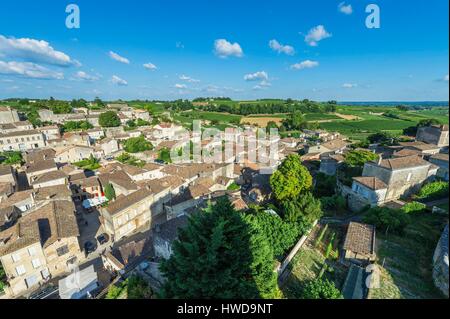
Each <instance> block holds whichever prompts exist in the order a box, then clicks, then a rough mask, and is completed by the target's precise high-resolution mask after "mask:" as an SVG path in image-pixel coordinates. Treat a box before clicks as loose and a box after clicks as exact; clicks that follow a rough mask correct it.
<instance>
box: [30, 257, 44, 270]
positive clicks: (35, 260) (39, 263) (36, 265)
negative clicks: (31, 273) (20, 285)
mask: <svg viewBox="0 0 450 319" xmlns="http://www.w3.org/2000/svg"><path fill="white" fill-rule="evenodd" d="M31 263H32V264H33V268H34V269H36V268H39V267H41V265H42V264H41V261H40V260H39V259H33V260H32V261H31Z"/></svg>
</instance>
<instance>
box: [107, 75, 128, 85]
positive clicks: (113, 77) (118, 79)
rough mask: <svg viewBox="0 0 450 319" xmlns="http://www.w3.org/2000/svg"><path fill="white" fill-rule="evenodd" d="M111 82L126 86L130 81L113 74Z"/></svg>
mask: <svg viewBox="0 0 450 319" xmlns="http://www.w3.org/2000/svg"><path fill="white" fill-rule="evenodd" d="M111 82H112V83H113V84H116V85H119V86H126V85H128V82H127V81H125V80H124V79H121V78H120V77H118V76H117V75H113V76H112V78H111Z"/></svg>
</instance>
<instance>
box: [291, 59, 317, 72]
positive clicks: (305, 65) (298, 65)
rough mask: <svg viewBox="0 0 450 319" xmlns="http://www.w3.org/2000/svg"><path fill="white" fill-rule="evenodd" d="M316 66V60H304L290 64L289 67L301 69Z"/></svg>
mask: <svg viewBox="0 0 450 319" xmlns="http://www.w3.org/2000/svg"><path fill="white" fill-rule="evenodd" d="M318 66H319V62H317V61H311V60H305V61H302V62H299V63H295V64H293V65H291V69H294V70H303V69H312V68H315V67H318Z"/></svg>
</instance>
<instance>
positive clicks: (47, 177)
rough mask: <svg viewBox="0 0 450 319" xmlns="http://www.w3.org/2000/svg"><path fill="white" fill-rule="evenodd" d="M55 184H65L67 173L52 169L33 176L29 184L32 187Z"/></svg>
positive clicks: (37, 187)
mask: <svg viewBox="0 0 450 319" xmlns="http://www.w3.org/2000/svg"><path fill="white" fill-rule="evenodd" d="M57 185H67V175H66V173H64V172H63V171H59V170H58V171H52V172H49V173H44V174H42V175H38V176H34V177H33V178H32V180H31V186H32V187H33V188H34V189H39V188H44V187H51V186H57Z"/></svg>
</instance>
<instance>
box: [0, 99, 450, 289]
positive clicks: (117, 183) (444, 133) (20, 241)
mask: <svg viewBox="0 0 450 319" xmlns="http://www.w3.org/2000/svg"><path fill="white" fill-rule="evenodd" d="M107 107H108V109H109V110H114V111H115V112H117V114H118V115H119V118H120V120H121V122H122V126H120V127H115V128H101V127H100V126H99V123H98V121H99V116H100V114H101V113H102V112H104V110H102V111H95V110H94V111H93V110H89V109H83V108H79V109H76V110H74V112H73V113H70V114H55V113H53V112H52V111H50V110H41V111H39V115H40V118H41V120H42V122H46V123H47V122H48V123H49V125H47V126H44V127H39V128H34V127H33V126H32V125H31V124H30V123H29V122H28V121H21V119H20V116H19V114H18V113H17V112H16V111H15V110H13V109H11V108H8V107H3V108H0V149H1V150H2V151H20V152H21V153H22V156H23V159H24V162H25V163H24V164H23V165H0V261H1V265H2V268H3V269H4V272H5V274H6V277H7V285H6V287H5V288H4V293H5V294H6V295H7V296H8V297H10V298H17V297H21V296H30V294H32V293H34V292H36V291H39V290H41V289H43V288H44V287H46V286H48V285H49V284H50V283H54V282H55V281H58V282H59V284H60V292H61V296H64V298H75V297H74V296H76V298H81V297H83V296H86V293H87V292H86V289H87V287H94V288H95V289H98V288H99V287H102V284H100V283H97V284H95V285H93V284H92V281H89V282H86V286H84V287H79V289H78V288H76V289H75V288H74V287H70V285H69V286H67V283H69V282H70V281H71V280H72V277H73V276H75V275H76V274H77V270H78V269H79V268H81V269H82V270H81V272H80V273H83V274H84V273H85V275H83V276H85V277H86V278H91V277H92V278H94V277H95V278H96V281H97V280H98V281H100V277H101V276H100V274H99V275H98V276H97V274H96V272H101V271H103V272H105V273H107V274H109V275H111V276H114V275H117V274H121V275H122V274H125V273H127V272H129V271H133V270H135V269H137V268H136V267H138V268H139V269H140V271H142V272H148V275H149V277H151V278H153V279H152V280H155V278H160V280H162V279H161V277H160V274H159V273H158V267H157V263H158V262H159V261H160V259H167V258H169V257H170V256H171V254H172V243H173V241H174V240H175V239H176V238H177V236H178V231H179V229H180V228H181V227H183V226H185V225H186V223H187V221H188V220H189V216H190V215H192V214H196V213H198V212H199V211H200V210H201V209H203V208H207V207H208V206H209V205H211V203H214V202H215V201H216V200H218V199H219V198H222V197H224V196H225V197H227V198H229V200H230V201H231V203H232V204H233V205H234V207H235V208H236V209H237V210H246V209H248V205H249V204H265V203H266V202H268V201H270V199H271V193H272V192H271V188H270V182H269V181H270V170H269V172H267V171H266V169H267V166H266V165H264V164H257V163H255V162H253V161H251V160H248V159H247V158H248V150H246V149H243V150H241V151H240V152H237V153H236V154H233V155H232V156H231V157H230V158H228V159H224V161H223V162H222V163H184V164H180V163H178V164H177V163H163V162H161V161H160V160H157V158H158V154H159V152H160V151H161V150H163V149H171V148H172V147H173V146H174V145H178V146H179V145H180V144H179V143H180V139H179V136H178V133H179V132H180V131H181V130H182V127H181V126H179V125H177V124H174V123H159V124H156V125H150V124H149V125H147V126H142V127H139V129H136V130H130V129H129V128H127V129H125V128H124V126H125V125H126V124H127V122H128V121H130V120H136V119H142V120H145V121H146V122H151V118H150V115H149V113H148V112H145V111H142V110H137V109H135V108H131V107H129V106H128V105H126V104H109V105H108V106H107ZM67 121H88V122H89V123H91V124H92V125H93V127H94V128H92V129H89V130H86V131H79V132H67V133H64V134H61V133H60V126H61V124H64V123H65V122H67ZM251 129H254V128H251ZM223 134H226V133H223ZM140 136H143V137H144V138H145V139H146V140H147V141H150V142H151V143H152V145H153V146H154V149H153V150H150V151H145V152H142V153H138V154H133V156H135V157H136V158H137V159H138V160H139V165H135V164H133V165H131V164H126V163H120V162H118V161H117V160H116V159H115V158H117V157H118V156H120V155H121V154H123V152H124V151H123V148H122V144H123V142H124V141H126V140H128V139H129V138H132V137H140ZM222 138H225V136H222ZM448 138H449V136H448V126H439V127H437V126H433V127H427V128H422V129H420V130H419V132H418V135H417V138H416V140H415V141H412V142H407V143H401V144H400V145H399V146H392V147H382V146H377V145H372V146H371V148H370V149H371V150H373V152H375V153H377V154H379V155H380V159H379V160H378V161H376V162H368V163H366V164H365V166H364V170H363V173H362V176H359V177H355V178H354V179H353V185H352V186H351V187H349V186H345V185H341V184H339V183H338V185H337V186H338V188H339V189H340V192H341V193H342V195H343V196H344V197H345V198H346V199H347V202H348V204H349V207H350V208H351V209H354V210H357V209H360V208H361V207H365V206H367V205H369V206H380V205H387V204H389V203H392V202H393V201H396V200H398V199H399V198H400V197H402V196H405V195H407V194H409V193H410V192H412V191H415V190H416V189H417V188H418V187H420V186H421V185H423V183H424V182H426V181H428V180H430V179H433V178H436V177H437V176H439V177H441V178H443V179H445V180H447V181H448ZM270 143H277V144H278V154H276V156H277V157H276V165H275V167H269V168H270V169H271V170H272V171H273V169H274V168H276V166H277V165H278V164H279V163H280V162H281V161H282V160H283V159H284V158H285V157H286V156H287V155H289V154H298V153H301V154H303V155H302V160H303V162H304V163H305V165H306V166H307V167H308V168H313V167H314V165H317V162H320V167H317V170H318V171H320V172H322V173H324V174H327V175H335V174H336V173H337V171H338V168H339V166H340V165H342V163H343V162H344V159H345V153H346V152H347V151H348V148H349V145H350V144H351V143H350V142H348V141H347V140H346V139H345V137H343V136H341V135H340V134H338V133H329V132H326V131H321V130H318V131H308V130H305V131H304V132H303V133H302V134H301V135H300V136H299V137H297V138H293V137H288V138H283V139H276V140H272V141H267V142H265V144H264V145H258V147H259V148H262V147H268V148H269V147H270ZM202 147H212V148H222V147H223V144H222V142H217V141H215V140H213V139H211V140H206V141H202ZM258 150H259V149H258ZM265 156H267V155H265ZM262 157H264V155H263V156H262ZM260 158H261V157H260ZM91 159H96V161H97V162H98V163H99V164H100V165H99V166H100V167H99V168H98V169H95V170H88V169H84V168H83V165H80V162H83V161H85V160H91ZM243 159H247V160H243ZM314 163H316V164H314ZM313 175H314V173H313ZM374 247H375V229H374V228H373V227H371V226H370V225H364V224H359V223H354V224H351V225H350V226H349V230H348V234H347V239H346V241H345V244H344V249H345V257H346V258H348V259H351V260H360V261H364V262H370V261H372V260H373V259H374V258H375V252H374ZM95 260H96V261H97V262H99V265H97V266H99V267H97V268H95V269H94V268H91V267H89V268H86V267H84V266H85V265H91V264H92V263H93V261H95ZM143 263H144V264H143ZM143 265H144V266H145V267H144V266H143ZM71 276H72V277H71ZM83 276H82V277H83ZM83 278H84V277H83ZM108 278H109V277H108ZM108 284H109V281H106V283H103V287H105V286H107V285H108ZM94 288H93V289H94Z"/></svg>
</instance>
